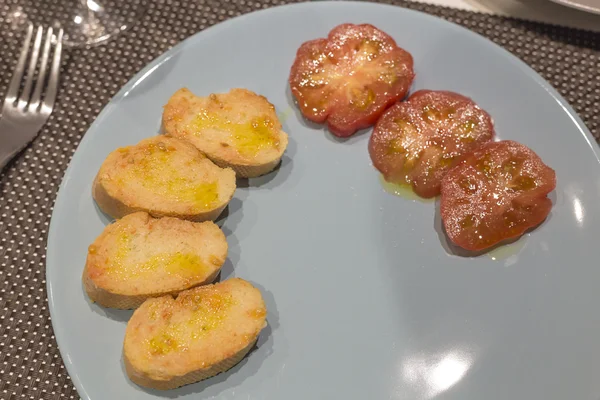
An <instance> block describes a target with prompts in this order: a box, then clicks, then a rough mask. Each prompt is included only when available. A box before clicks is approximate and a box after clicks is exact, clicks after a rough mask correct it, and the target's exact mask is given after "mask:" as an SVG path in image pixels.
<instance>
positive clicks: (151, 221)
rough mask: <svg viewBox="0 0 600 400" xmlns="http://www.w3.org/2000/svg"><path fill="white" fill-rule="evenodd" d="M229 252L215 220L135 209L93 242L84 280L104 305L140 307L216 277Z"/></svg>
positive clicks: (91, 295)
mask: <svg viewBox="0 0 600 400" xmlns="http://www.w3.org/2000/svg"><path fill="white" fill-rule="evenodd" d="M226 258H227V240H226V239H225V235H224V234H223V232H222V231H221V229H219V227H218V226H217V225H215V223H214V222H210V221H207V222H190V221H184V220H180V219H177V218H170V217H165V218H161V219H155V218H152V217H151V216H150V215H148V214H147V213H145V212H137V213H133V214H129V215H127V216H125V217H123V218H122V219H120V220H118V221H116V222H115V223H114V224H110V225H108V226H107V227H106V228H105V229H104V232H102V234H100V236H98V238H97V239H96V240H95V241H94V243H93V244H92V245H90V247H89V248H88V256H87V261H86V263H85V269H84V271H83V284H84V287H85V290H86V291H87V293H88V296H89V297H90V299H91V300H92V301H95V302H97V303H98V304H100V305H102V306H104V307H112V308H124V309H128V308H136V307H139V306H140V304H142V303H143V302H144V301H145V300H146V299H148V298H150V297H158V296H164V295H166V294H176V293H179V292H181V291H182V290H185V289H189V288H191V287H194V286H198V285H205V284H207V283H210V282H212V281H213V280H214V279H215V278H216V276H217V274H218V273H219V271H220V269H221V266H222V265H223V263H224V262H225V259H226Z"/></svg>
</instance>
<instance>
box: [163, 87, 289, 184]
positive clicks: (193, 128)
mask: <svg viewBox="0 0 600 400" xmlns="http://www.w3.org/2000/svg"><path fill="white" fill-rule="evenodd" d="M163 127H164V130H165V132H166V134H167V135H169V136H173V137H177V138H180V139H185V140H188V141H189V142H190V143H192V144H193V145H194V146H196V147H197V148H198V149H199V150H200V151H201V152H203V153H204V154H206V155H207V156H208V158H210V159H211V160H212V161H213V162H214V163H215V164H217V165H219V166H221V167H231V168H233V170H234V171H235V172H236V174H237V176H238V177H243V178H251V177H256V176H260V175H264V174H266V173H268V172H270V171H272V170H273V169H274V168H275V167H276V166H277V164H279V161H280V160H281V157H282V156H283V152H284V151H285V148H286V147H287V144H288V136H287V134H286V133H284V132H283V131H282V130H281V123H280V122H279V119H278V118H277V114H276V113H275V107H273V105H272V104H271V103H269V102H268V101H267V99H266V98H265V97H263V96H260V95H257V94H256V93H253V92H251V91H249V90H246V89H232V90H231V91H229V93H224V94H211V95H210V96H208V97H197V96H195V95H194V94H193V93H192V92H190V91H189V90H188V89H185V88H184V89H180V90H178V91H177V92H175V94H174V95H173V96H172V97H171V98H170V99H169V102H168V103H167V105H166V106H165V108H164V112H163Z"/></svg>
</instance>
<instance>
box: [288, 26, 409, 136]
mask: <svg viewBox="0 0 600 400" xmlns="http://www.w3.org/2000/svg"><path fill="white" fill-rule="evenodd" d="M413 77H414V72H413V59H412V56H411V55H410V53H408V52H406V51H405V50H403V49H401V48H400V47H398V46H397V45H396V42H395V41H394V39H392V38H391V37H390V36H389V35H387V34H386V33H385V32H382V31H380V30H379V29H377V28H375V27H374V26H372V25H368V24H365V25H353V24H342V25H339V26H337V27H335V28H334V29H333V30H332V31H331V32H329V36H328V37H327V38H326V39H316V40H312V41H309V42H306V43H304V44H302V46H300V48H299V49H298V53H297V55H296V59H295V60H294V64H293V65H292V69H291V72H290V78H289V82H290V86H291V89H292V93H293V95H294V97H295V98H296V100H297V103H298V106H299V107H300V110H301V111H302V114H303V115H304V116H305V117H306V118H307V119H309V120H311V121H313V122H318V123H324V122H327V124H328V125H329V129H330V130H331V132H332V133H333V134H334V135H336V136H340V137H347V136H350V135H352V134H353V133H354V132H356V131H357V130H359V129H362V128H366V127H369V126H371V125H373V124H374V123H375V121H377V118H379V116H380V115H381V114H382V113H383V112H384V111H385V109H386V108H387V107H388V106H389V105H390V104H393V103H394V102H396V101H397V100H399V99H402V98H404V96H406V93H407V92H408V89H409V88H410V85H411V83H412V80H413Z"/></svg>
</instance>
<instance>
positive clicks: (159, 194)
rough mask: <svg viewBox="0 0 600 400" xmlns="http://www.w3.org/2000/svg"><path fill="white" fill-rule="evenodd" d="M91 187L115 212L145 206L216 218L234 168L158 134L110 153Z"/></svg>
mask: <svg viewBox="0 0 600 400" xmlns="http://www.w3.org/2000/svg"><path fill="white" fill-rule="evenodd" d="M92 190H93V196H94V199H95V200H96V203H98V206H99V207H100V208H101V209H102V211H104V212H105V213H107V214H108V215H110V216H112V217H114V218H121V217H123V216H124V215H127V214H131V213H133V212H136V211H146V212H147V213H149V214H150V215H152V216H153V217H177V218H181V219H188V220H191V221H207V220H215V219H216V218H217V217H218V216H219V214H221V212H222V211H223V209H224V208H225V206H226V205H227V203H229V201H230V200H231V198H232V197H233V192H234V191H235V172H233V170H232V169H230V168H225V169H223V168H220V167H218V166H216V165H215V164H213V163H212V162H211V161H210V160H209V159H208V158H206V156H204V155H203V154H202V153H201V152H199V151H198V149H196V148H195V147H194V146H192V145H191V144H189V143H188V142H185V141H183V140H179V139H175V138H170V137H166V136H155V137H152V138H149V139H144V140H142V141H141V142H139V143H138V144H136V145H135V146H129V147H122V148H119V149H117V150H115V151H113V152H112V153H110V154H109V155H108V157H107V158H106V160H105V161H104V163H103V164H102V166H101V167H100V171H98V175H96V179H95V180H94V185H93V189H92Z"/></svg>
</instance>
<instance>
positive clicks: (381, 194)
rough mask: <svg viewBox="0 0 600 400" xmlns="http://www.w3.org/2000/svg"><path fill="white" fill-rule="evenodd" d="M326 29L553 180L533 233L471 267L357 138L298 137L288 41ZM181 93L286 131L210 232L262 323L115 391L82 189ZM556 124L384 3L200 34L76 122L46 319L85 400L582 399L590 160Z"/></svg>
mask: <svg viewBox="0 0 600 400" xmlns="http://www.w3.org/2000/svg"><path fill="white" fill-rule="evenodd" d="M342 22H356V23H359V22H369V23H372V24H375V25H376V26H378V27H380V28H381V29H383V30H385V31H386V32H388V33H389V34H391V35H392V36H393V37H394V38H395V39H396V40H397V42H398V43H399V45H400V46H402V47H404V48H405V49H407V50H408V51H410V52H411V53H412V54H413V56H414V58H415V65H416V71H417V78H416V80H415V83H414V89H415V90H416V89H421V88H428V89H448V90H454V91H457V92H460V93H463V94H465V95H468V96H471V97H472V98H473V99H475V100H476V101H477V102H478V103H479V104H480V105H481V106H482V107H483V108H485V109H486V110H487V111H489V113H490V114H491V115H492V116H493V117H494V119H495V122H496V127H497V131H498V134H499V137H500V138H502V139H514V140H518V141H520V142H522V143H524V144H526V145H528V146H530V147H532V148H533V149H534V150H535V151H536V152H537V153H538V154H539V155H540V156H541V157H542V158H543V159H544V161H546V162H547V163H548V164H549V165H550V166H552V167H553V168H555V169H556V173H557V178H558V187H557V189H556V191H555V192H554V193H553V194H552V198H553V200H554V203H555V206H554V208H553V210H552V213H551V215H550V216H549V218H548V220H547V221H546V222H545V223H544V224H542V226H540V227H539V228H538V229H536V230H535V231H533V232H532V233H531V234H529V235H527V236H526V237H523V238H522V239H521V240H519V241H518V242H516V243H515V244H513V245H512V246H509V247H505V248H503V249H502V250H497V251H495V252H492V254H484V255H481V256H478V257H464V256H461V255H457V254H454V253H453V252H452V250H451V249H450V248H449V247H448V245H447V243H446V239H445V237H444V235H443V233H441V232H440V223H439V217H438V213H437V205H436V203H434V202H421V201H418V200H413V199H408V198H405V197H398V196H394V195H392V194H390V193H388V192H386V191H385V190H384V189H383V188H382V185H381V183H380V179H379V175H378V174H377V172H376V171H375V170H374V169H373V168H372V166H371V163H370V160H369V156H368V153H367V141H368V137H369V132H363V133H360V134H357V135H355V136H354V137H352V138H351V139H349V140H346V141H340V140H337V139H335V138H333V137H332V136H331V135H330V134H329V133H327V132H326V131H324V130H323V129H321V128H319V127H315V126H312V125H310V124H307V123H305V122H304V121H303V120H302V118H301V117H300V115H299V113H298V112H297V110H296V108H295V107H294V104H293V101H292V99H291V97H290V93H289V90H288V86H287V82H286V80H287V76H288V72H289V67H290V65H291V63H292V61H293V59H294V56H295V52H296V49H297V48H298V46H299V45H300V44H301V43H302V42H304V41H306V40H309V39H313V38H316V37H321V36H325V35H326V34H327V32H328V31H329V30H330V29H331V28H332V27H334V26H335V25H337V24H339V23H342ZM182 86H187V87H188V88H190V89H191V90H192V91H194V92H196V93H198V94H208V93H210V92H223V91H227V90H228V89H229V88H232V87H246V88H249V89H251V90H254V91H256V92H258V93H261V94H263V95H265V96H267V97H268V98H269V100H271V102H273V103H274V104H275V106H276V107H277V109H278V111H279V113H280V114H281V116H282V119H283V121H284V127H285V130H286V131H287V132H289V133H290V139H291V140H290V145H289V148H288V150H287V152H286V154H285V156H284V158H283V163H282V165H281V168H279V170H278V171H276V172H274V173H271V174H269V175H267V176H265V177H263V178H260V179H253V180H251V181H250V183H249V185H246V186H248V187H240V188H239V189H238V190H237V192H236V195H235V198H234V199H233V201H232V202H231V204H230V206H229V209H228V215H227V216H226V217H225V218H224V219H222V221H221V223H222V226H223V230H224V231H225V233H226V234H227V237H228V242H229V245H230V254H229V260H228V262H227V264H226V265H225V267H224V268H223V272H222V276H223V278H227V277H231V276H239V277H243V278H245V279H248V280H250V281H252V282H254V283H255V284H256V285H257V286H258V287H259V288H260V289H261V290H262V291H263V294H264V296H265V298H266V302H267V307H268V309H269V313H268V321H269V326H268V328H266V329H265V330H264V331H263V333H262V335H261V337H260V339H259V342H258V348H257V349H256V350H255V351H253V352H252V353H251V354H250V355H249V357H247V358H246V359H245V360H243V361H242V362H241V363H240V364H239V365H238V366H236V367H235V368H233V369H232V370H231V371H229V372H227V373H224V374H221V375H219V376H217V377H214V378H212V379H209V380H207V381H204V382H201V383H197V384H194V385H190V386H187V387H184V388H181V389H177V390H174V391H170V392H166V393H159V392H155V391H152V390H146V389H143V388H140V387H137V386H135V385H133V384H131V383H130V382H129V381H128V380H127V378H126V377H125V375H124V372H123V368H122V362H121V345H122V340H123V334H124V330H125V325H126V321H127V319H128V318H129V316H130V315H131V312H128V311H114V310H107V309H103V308H100V307H98V306H95V305H92V304H90V303H89V301H88V300H87V298H86V296H85V294H84V291H83V289H82V286H81V281H80V278H81V273H82V270H83V266H84V263H85V257H86V249H87V246H88V245H89V244H90V243H91V242H92V241H93V240H94V238H95V237H96V236H97V235H98V234H99V233H100V232H101V231H102V229H103V228H104V226H105V225H106V223H107V222H108V221H107V219H106V218H105V217H104V216H103V215H102V214H101V213H99V212H98V210H97V209H96V207H95V205H94V202H93V201H92V198H91V194H90V189H91V184H92V179H93V178H94V175H95V174H96V171H97V170H98V168H99V166H100V164H101V163H102V161H103V159H104V158H105V157H106V155H107V154H108V153H109V152H110V151H112V150H114V149H115V148H116V147H118V146H124V145H129V144H134V143H136V142H137V141H139V140H140V139H142V138H144V137H147V136H151V135H153V134H155V133H156V132H157V131H158V129H159V125H160V117H161V111H162V108H161V107H162V106H163V105H164V104H165V102H166V101H167V99H168V98H169V96H170V95H171V94H172V93H173V92H174V91H175V90H177V89H179V88H180V87H182ZM597 150H598V149H597V146H596V144H595V143H593V140H592V138H591V135H590V134H589V132H588V131H587V130H586V128H585V127H584V125H583V123H582V122H581V121H580V119H579V118H578V117H577V116H576V115H575V113H574V111H573V110H572V109H571V108H570V107H569V106H568V105H567V104H566V102H565V101H564V100H563V99H562V98H561V97H560V96H559V95H558V94H557V93H556V91H554V90H553V89H552V88H551V87H550V86H549V85H548V84H547V83H546V82H545V81H543V80H542V79H541V78H540V77H539V76H538V75H536V74H535V73H534V72H533V71H532V70H531V69H530V68H529V67H527V66H526V65H525V64H523V63H522V62H521V61H519V60H517V59H516V58H515V57H513V56H511V55H510V54H509V53H507V52H506V51H504V50H503V49H501V48H499V47H497V46H495V45H494V44H492V43H491V42H489V41H487V40H485V39H483V38H481V37H480V36H477V35H475V34H474V33H471V32H469V31H467V30H465V29H462V28H459V27H457V26H455V25H452V24H450V23H448V22H445V21H442V20H440V19H437V18H434V17H431V16H428V15H425V14H421V13H417V12H414V11H408V10H405V9H402V8H398V7H391V6H384V5H375V4H367V3H365V4H359V3H343V2H335V3H305V4H300V5H294V6H287V7H281V8H274V9H269V10H267V11H261V12H258V13H254V14H250V15H246V16H243V17H240V18H236V19H234V20H230V21H228V22H225V23H223V24H220V25H218V26H216V27H214V28H211V29H208V30H206V31H203V32H202V33H200V34H198V35H196V36H193V37H192V38H190V39H188V40H186V41H185V42H183V43H182V44H180V45H179V46H177V47H176V48H174V49H173V50H171V51H169V52H167V53H166V54H164V55H163V56H161V57H160V58H159V59H157V60H155V61H154V62H152V63H151V64H150V65H148V66H147V67H146V68H145V69H144V70H143V71H141V72H140V73H139V74H138V75H137V76H136V77H135V78H134V79H132V80H131V81H130V82H129V83H128V84H127V85H126V86H125V87H124V88H123V89H122V90H121V91H120V92H119V94H118V95H117V96H116V97H115V98H114V99H113V100H112V101H111V103H110V104H109V105H108V106H107V107H106V108H105V109H104V111H103V112H102V114H101V115H100V116H99V117H98V119H97V120H96V122H95V123H94V124H93V125H92V127H91V128H90V130H89V131H88V133H87V134H86V136H85V138H84V140H83V141H82V143H81V145H80V146H79V149H78V150H77V152H76V154H75V156H74V157H73V160H72V162H71V165H70V167H69V169H68V171H67V173H66V176H65V178H64V181H63V183H62V186H61V189H60V193H59V196H58V199H57V202H56V205H55V208H54V215H53V217H52V223H51V227H50V237H49V242H48V254H47V281H48V294H49V301H50V311H51V313H52V323H53V326H54V331H55V334H56V338H57V340H58V344H59V346H60V350H61V353H62V355H63V359H64V361H65V363H66V366H67V368H68V370H69V373H70V374H71V377H72V379H73V381H74V383H75V385H76V386H77V389H78V390H79V393H80V395H81V396H82V397H83V398H84V399H94V400H97V399H98V400H99V399H127V400H134V399H148V398H154V397H156V396H166V397H172V398H174V397H179V396H183V397H184V398H205V399H209V398H219V399H275V400H282V399H286V400H294V399H298V400H306V399H359V400H364V399H431V398H436V399H457V400H458V399H460V400H469V399H473V400H481V399H486V400H494V399H498V400H506V399H544V400H551V399H556V400H564V399H578V400H585V399H589V400H598V398H599V397H600V380H599V379H598V376H600V345H598V340H599V338H600V313H598V304H600V291H599V290H598V288H597V283H598V282H599V281H600V268H598V256H597V251H598V250H597V246H598V237H600V228H599V226H600V225H599V222H600V207H599V206H598V196H599V195H600V163H599V160H598V151H597Z"/></svg>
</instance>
